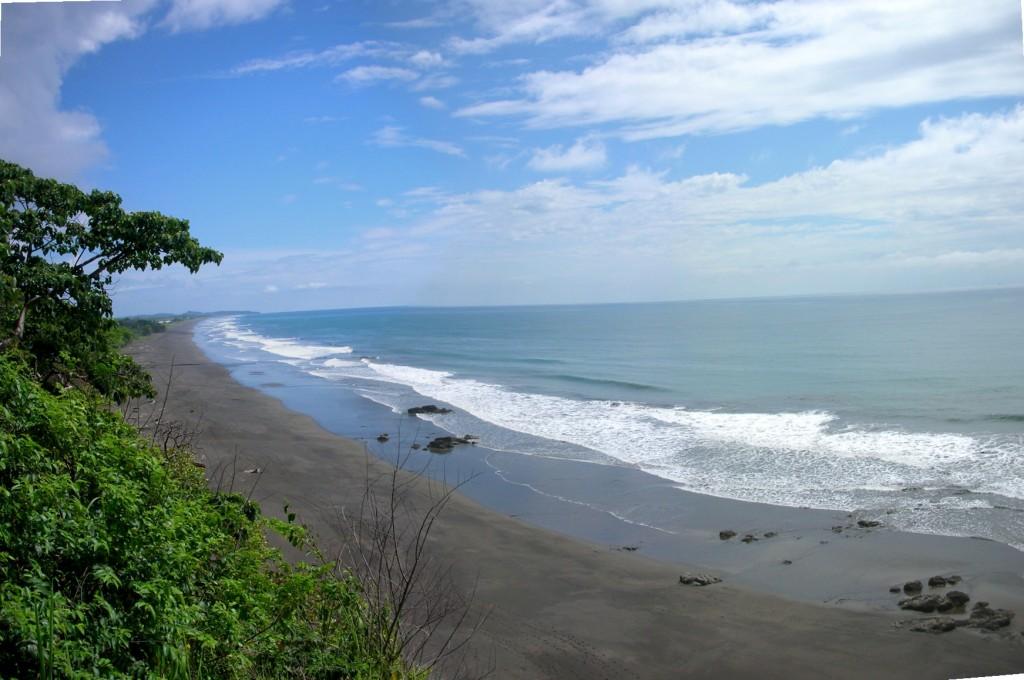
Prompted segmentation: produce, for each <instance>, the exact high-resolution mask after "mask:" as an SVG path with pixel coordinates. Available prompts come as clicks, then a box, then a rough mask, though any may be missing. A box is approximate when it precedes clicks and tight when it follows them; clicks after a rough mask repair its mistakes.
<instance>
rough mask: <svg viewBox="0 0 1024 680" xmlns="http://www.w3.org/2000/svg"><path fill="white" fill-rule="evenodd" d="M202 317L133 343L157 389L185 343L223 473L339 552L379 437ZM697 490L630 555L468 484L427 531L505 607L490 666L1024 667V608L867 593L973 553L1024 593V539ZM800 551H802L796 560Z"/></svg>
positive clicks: (180, 412)
mask: <svg viewBox="0 0 1024 680" xmlns="http://www.w3.org/2000/svg"><path fill="white" fill-rule="evenodd" d="M191 329H192V324H181V325H177V326H175V327H172V328H170V329H169V330H168V331H167V332H166V333H163V334H159V335H154V336H149V337H147V338H144V339H142V340H141V341H139V342H138V343H136V344H135V345H133V346H132V348H131V352H132V353H133V354H134V355H135V356H136V357H137V359H138V360H139V361H140V363H142V364H143V365H144V366H146V367H147V368H149V370H150V371H151V372H152V373H153V375H154V378H155V382H156V384H157V385H158V386H162V385H164V384H165V383H166V378H167V372H168V367H169V366H170V364H171V360H172V358H173V361H174V365H175V369H174V378H173V381H171V390H170V394H169V398H168V401H167V414H166V416H165V418H167V419H175V420H180V421H182V422H186V423H195V422H197V421H200V420H201V422H200V427H201V434H200V435H199V438H198V445H199V447H200V449H201V455H202V456H203V459H204V463H205V464H206V465H207V470H208V471H210V472H211V473H212V471H214V470H218V471H220V470H230V469H234V470H235V474H234V477H235V479H236V486H243V487H247V486H249V485H251V484H252V482H253V481H255V478H254V476H251V475H246V474H245V473H243V472H241V471H242V470H246V469H252V468H260V469H261V471H262V472H261V473H260V474H259V475H258V477H259V479H258V484H257V486H256V491H255V492H254V498H256V499H257V500H259V501H260V503H261V504H262V506H263V508H264V510H265V511H266V512H268V513H270V514H280V511H281V508H282V506H283V505H284V504H285V503H288V504H290V507H291V509H292V510H293V511H295V512H297V513H298V515H299V518H300V520H301V521H302V522H303V523H305V524H307V525H309V526H310V528H311V529H312V530H313V532H314V533H315V534H316V535H317V536H318V537H319V540H320V542H321V545H322V546H323V547H324V549H325V551H327V552H333V551H334V550H336V549H337V548H338V546H339V545H340V542H341V541H342V535H341V531H340V530H339V526H338V522H337V515H338V512H339V510H340V509H341V508H343V507H346V506H348V507H351V505H352V504H353V503H357V502H358V500H359V499H360V498H361V496H362V490H363V488H364V485H365V481H366V478H367V476H368V475H370V476H371V477H372V476H376V475H385V474H388V472H389V470H390V469H391V467H390V466H389V465H388V464H387V463H386V462H383V461H381V460H379V459H378V458H377V457H375V456H373V455H368V454H367V449H366V447H365V446H364V444H363V443H361V442H357V441H354V440H352V439H346V438H343V437H339V436H337V435H334V434H332V433H330V432H328V431H326V430H325V429H323V428H322V427H321V426H320V425H318V424H317V423H316V421H314V420H313V419H312V418H310V417H308V416H305V415H302V414H299V413H297V412H295V411H291V410H289V409H288V408H286V407H285V406H283V405H282V403H281V402H280V401H278V400H277V399H275V398H273V397H271V396H268V395H267V394H264V393H263V392H261V391H258V390H256V389H252V388H249V387H244V386H243V385H241V384H239V383H238V382H236V381H235V380H234V379H233V378H232V377H231V373H230V372H229V370H228V369H227V368H225V367H224V366H221V365H220V364H217V363H214V362H212V361H210V360H209V359H208V358H207V357H206V356H205V355H204V354H203V352H202V351H201V350H200V349H199V348H198V347H196V345H195V344H194V343H193V341H192V330H191ZM273 388H274V385H273V384H270V383H268V385H267V389H268V390H270V391H271V392H273ZM550 465H552V466H555V465H557V463H550ZM583 467H585V466H578V467H577V468H574V469H576V470H579V469H581V468H583ZM532 469H533V470H534V472H532V473H530V474H537V473H536V468H532ZM542 469H543V468H542ZM228 474H231V473H228ZM220 480H221V482H223V477H220ZM214 481H215V483H216V480H214ZM412 483H413V485H414V487H415V488H416V489H417V492H418V493H421V494H422V493H426V489H427V487H428V486H429V482H428V481H427V480H425V479H416V480H414V481H413V482H412ZM488 489H491V490H497V487H496V486H491V487H488V486H487V485H486V484H484V485H477V486H475V487H474V488H473V491H472V495H473V496H475V497H476V498H483V499H484V500H487V499H486V494H487V493H488ZM677 493H680V492H677ZM686 497H687V502H688V503H690V512H689V513H688V515H687V517H686V518H685V524H686V525H687V526H688V527H689V529H688V530H687V531H680V532H678V533H676V534H674V535H672V536H655V535H653V533H652V532H645V531H644V530H643V528H642V527H626V529H623V528H621V527H619V528H616V529H614V532H615V536H614V538H616V539H621V544H620V545H618V546H617V547H619V548H621V547H622V546H623V545H627V544H629V543H631V542H633V540H630V541H628V542H627V540H626V539H627V538H629V539H634V540H636V541H637V542H640V543H643V544H644V549H642V550H638V551H635V552H633V551H626V550H621V549H615V548H616V546H615V545H613V544H612V543H610V542H609V541H608V540H601V539H609V538H611V536H610V533H609V532H611V531H612V529H609V528H608V526H607V525H606V524H602V522H598V521H596V520H594V519H593V518H591V517H589V516H588V515H587V514H586V513H583V514H579V515H576V514H574V513H564V517H563V518H562V519H561V520H558V519H553V518H552V516H551V513H548V514H547V515H545V516H544V517H543V518H542V517H541V516H540V515H541V513H537V516H536V517H531V516H530V514H529V513H509V512H500V511H496V510H492V509H488V508H486V507H483V506H482V505H481V504H479V503H478V502H476V501H475V500H473V499H472V498H469V497H467V496H466V495H464V494H461V493H457V494H456V495H455V496H454V497H453V498H452V501H451V503H450V505H449V506H448V507H447V508H446V511H445V512H444V514H442V515H441V517H440V518H439V520H438V521H437V523H436V525H435V527H434V531H433V533H432V535H431V544H430V548H431V550H432V551H434V554H435V555H436V557H437V558H438V559H442V560H445V561H448V562H450V563H451V565H452V568H453V575H454V577H455V578H456V580H457V581H458V582H460V583H462V584H464V586H465V587H466V588H472V587H475V593H476V594H475V602H476V607H477V608H478V611H484V610H487V611H489V612H490V613H489V616H488V618H487V620H486V622H485V624H484V626H483V628H482V629H481V630H480V631H478V633H477V634H476V636H475V637H474V638H473V640H472V643H471V649H470V652H471V654H472V655H473V656H474V657H475V658H477V659H478V660H479V664H480V665H481V666H483V667H486V666H489V665H493V667H494V673H493V675H492V677H497V678H604V677H608V678H611V677H615V678H622V677H637V678H678V677H696V678H700V677H709V678H734V677H736V678H745V677H750V678H755V677H756V678H774V677H778V678H793V677H796V678H803V677H807V678H811V677H813V678H818V677H835V678H951V677H969V676H978V675H993V674H999V673H1011V672H1021V671H1024V638H1022V636H1021V634H1020V629H1019V627H1018V624H1017V623H1015V625H1014V626H1013V627H1011V628H1010V629H1007V630H1005V631H1003V632H1002V633H998V634H991V633H981V632H977V631H973V630H967V629H958V630H956V631H953V632H951V633H947V634H943V635H931V634H925V633H918V632H911V631H910V630H909V629H907V627H901V626H900V625H898V624H899V622H901V621H907V620H913V619H916V618H920V617H922V616H923V615H919V614H913V613H910V612H902V611H898V610H893V609H892V606H891V603H892V602H893V601H894V600H895V598H896V596H891V595H888V594H887V593H886V592H885V591H882V592H880V593H879V595H878V597H877V601H875V600H873V599H872V598H871V597H865V593H868V592H874V591H875V589H876V588H880V586H881V584H890V583H894V582H896V580H897V579H900V580H905V578H904V577H906V578H910V577H916V578H927V577H928V576H929V575H931V574H933V573H947V572H948V571H950V570H951V569H953V568H956V570H957V571H958V572H962V573H963V574H964V576H965V578H966V580H965V583H964V584H962V586H961V587H960V589H961V590H965V591H967V592H968V593H969V594H970V595H971V596H972V598H974V599H975V600H977V599H987V600H989V601H990V602H991V603H992V605H993V606H997V607H1009V608H1011V609H1013V608H1015V607H1016V606H1017V605H1018V604H1019V603H1022V601H1024V599H1022V595H1021V573H1022V571H1024V558H1022V556H1021V554H1020V553H1018V552H1017V551H1014V550H1012V549H1010V548H1007V547H1005V546H1000V545H998V544H993V543H991V542H988V541H977V540H971V539H952V538H943V537H935V536H916V535H912V534H902V533H900V532H894V531H887V530H884V529H882V530H871V531H865V530H859V529H849V530H845V537H844V534H832V532H831V525H832V523H835V518H836V517H837V514H836V513H829V512H822V511H802V510H799V509H790V508H770V506H758V505H757V504H747V503H740V502H735V501H725V500H722V499H711V498H708V497H701V496H698V495H697V494H687V496H686ZM488 505H490V506H492V507H500V506H501V503H490V502H489V501H488ZM562 506H564V503H563V504H558V503H554V504H553V505H552V506H551V507H553V508H556V509H557V508H558V507H562ZM509 514H518V515H521V516H520V517H519V518H513V517H510V516H509ZM839 516H840V517H841V519H840V521H842V520H843V519H845V521H846V523H850V521H851V520H853V519H854V518H846V517H845V514H840V515H839ZM755 518H756V520H755ZM523 520H527V521H530V522H531V524H533V525H531V524H527V523H526V522H525V521H523ZM572 521H578V522H580V523H581V524H582V523H585V522H591V521H593V522H594V524H595V526H594V527H592V528H591V527H586V528H587V530H586V531H574V530H573V527H572V526H567V525H566V522H572ZM755 521H756V523H754V522H755ZM535 525H541V526H535ZM545 526H546V527H549V528H544V527H545ZM749 526H756V527H761V532H762V534H763V531H765V530H767V529H768V528H771V530H773V531H779V532H780V535H779V536H777V537H773V538H771V539H764V538H762V540H760V541H758V542H757V543H754V544H751V545H749V546H748V545H743V544H739V543H737V542H736V539H733V540H732V541H728V542H722V541H718V539H717V531H718V529H722V528H729V527H733V528H736V529H738V530H739V531H741V532H743V531H746V530H747V529H746V527H749ZM602 527H604V528H602ZM552 529H556V530H557V531H553V530H552ZM624 531H628V533H622V532H624ZM559 532H561V533H559ZM566 533H570V534H574V535H577V536H579V535H584V536H587V537H588V538H590V539H591V540H592V541H593V542H587V541H583V540H578V539H572V538H568V537H567V536H565V534H566ZM648 534H651V535H648ZM741 535H742V533H741ZM595 539H598V540H595ZM821 541H828V543H824V544H823V543H821ZM748 548H749V550H746V551H745V550H744V549H748ZM652 556H653V557H657V558H658V559H654V558H653V557H652ZM784 557H788V558H791V559H793V561H794V564H792V565H782V559H783V558H784ZM687 562H689V563H690V564H689V565H687V564H686V563H687ZM695 565H700V566H695ZM709 565H710V566H711V567H712V568H711V569H707V568H706V567H707V566H709ZM709 570H710V571H713V572H715V573H718V574H719V575H722V576H723V577H724V582H723V583H720V584H715V585H712V586H708V587H703V588H700V587H692V586H683V585H680V584H679V582H678V579H679V575H680V574H681V573H683V572H686V571H709ZM908 574H909V576H907V575H908ZM843 584H848V585H847V586H844V585H843ZM926 590H927V588H926ZM779 593H784V594H785V595H786V596H782V595H779ZM822 594H825V595H826V597H824V598H821V597H820V596H821V595H822ZM801 595H803V597H801ZM810 599H827V600H830V602H842V603H843V604H844V605H845V606H836V605H835V604H820V603H813V602H810V601H808V600H810ZM886 603H888V606H886ZM1022 615H1024V610H1022Z"/></svg>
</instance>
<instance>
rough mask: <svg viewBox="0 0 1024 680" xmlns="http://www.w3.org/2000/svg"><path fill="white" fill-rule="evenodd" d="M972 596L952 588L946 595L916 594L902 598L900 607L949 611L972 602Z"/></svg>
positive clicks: (924, 610) (925, 610)
mask: <svg viewBox="0 0 1024 680" xmlns="http://www.w3.org/2000/svg"><path fill="white" fill-rule="evenodd" d="M970 600H971V597H970V595H968V594H967V593H962V592H960V591H959V590H951V591H949V592H948V593H946V594H945V595H935V594H932V593H930V594H928V595H914V596H913V597H908V598H906V599H903V600H900V603H899V604H900V609H909V610H910V611H915V612H936V611H938V612H948V611H949V610H951V609H957V608H960V607H963V606H964V605H965V604H967V603H968V602H970Z"/></svg>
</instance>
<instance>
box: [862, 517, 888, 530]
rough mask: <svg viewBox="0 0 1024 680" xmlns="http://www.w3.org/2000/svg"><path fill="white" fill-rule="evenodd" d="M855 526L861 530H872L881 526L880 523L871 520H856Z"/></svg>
mask: <svg viewBox="0 0 1024 680" xmlns="http://www.w3.org/2000/svg"><path fill="white" fill-rule="evenodd" d="M857 526H859V527H860V528H861V529H874V528H875V527H880V526H882V523H881V522H878V521H876V520H873V519H859V520H857Z"/></svg>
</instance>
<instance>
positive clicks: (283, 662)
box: [0, 161, 426, 678]
mask: <svg viewBox="0 0 1024 680" xmlns="http://www.w3.org/2000/svg"><path fill="white" fill-rule="evenodd" d="M0 231H2V232H3V236H4V238H3V239H0V265H2V268H0V305H2V306H0V676H3V677H43V678H57V677H59V678H84V677H103V678H118V677H124V678H128V677H131V678H139V677H150V678H163V677H166V678H289V677H291V678H418V677H424V676H425V675H426V671H424V670H418V669H415V668H411V667H410V666H409V665H408V664H406V663H405V662H403V660H402V655H401V647H400V644H399V643H398V642H397V641H396V636H397V633H396V631H395V630H394V627H393V626H392V625H390V622H391V617H390V616H389V613H388V612H387V611H386V610H384V609H381V608H380V607H371V606H369V604H368V600H367V598H366V597H365V594H364V591H363V588H362V586H361V584H360V582H359V580H358V579H356V578H355V577H353V576H352V575H351V574H349V573H348V572H345V571H343V570H340V569H338V568H337V567H336V566H335V565H333V564H329V563H324V562H322V561H321V560H318V559H316V557H317V555H318V553H317V552H316V549H315V547H314V546H312V545H309V544H308V542H307V537H306V534H305V531H304V530H303V529H302V528H301V527H300V526H299V525H297V524H296V523H295V517H294V515H291V514H289V515H288V520H287V521H283V520H276V519H273V518H270V517H267V516H265V515H263V514H262V513H261V510H260V508H259V507H258V506H257V505H256V504H255V503H253V502H251V501H249V500H247V499H246V498H244V497H243V496H241V495H238V494H236V493H225V492H215V491H213V490H211V489H209V488H208V486H207V482H206V479H205V477H204V475H203V471H202V470H201V469H200V468H198V467H196V466H195V465H194V464H193V462H192V452H191V451H190V450H189V449H188V447H187V445H185V446H183V447H179V448H169V449H164V448H158V447H156V446H154V445H153V444H152V443H151V442H150V441H149V440H147V439H145V438H143V437H142V436H141V434H140V432H139V431H138V430H136V429H135V428H134V427H132V426H131V425H129V424H128V423H126V422H125V421H124V419H123V418H122V417H121V415H120V414H119V413H118V412H117V410H116V409H113V408H111V407H112V406H113V404H114V403H116V402H118V401H121V400H124V399H127V398H130V397H136V396H145V395H151V394H152V393H153V389H152V386H151V384H150V380H149V377H148V375H146V373H145V372H144V371H143V370H142V369H141V368H140V367H138V366H137V365H136V364H135V363H134V362H133V361H132V360H131V358H129V357H127V356H125V355H124V354H122V353H121V352H120V351H119V347H120V346H121V344H122V343H123V342H124V341H125V340H126V339H127V338H128V337H129V334H130V333H134V332H136V331H143V330H145V329H144V328H142V327H141V326H140V327H139V328H137V329H128V330H125V329H124V327H120V326H118V325H117V323H116V322H115V321H114V320H113V318H112V316H111V303H110V298H109V296H108V295H107V291H106V286H107V285H108V284H109V283H110V282H111V280H112V276H113V275H114V274H117V273H119V272H123V271H126V270H128V269H146V268H159V267H162V266H167V265H172V264H179V265H183V266H185V267H187V268H188V269H190V270H192V271H196V270H197V269H198V268H199V267H200V266H202V265H204V264H210V263H217V262H219V261H220V258H221V255H220V253H217V252H216V251H214V250H211V249H208V248H204V247H202V246H200V245H199V243H198V242H197V241H196V240H195V239H194V238H192V237H191V236H190V235H189V229H188V223H187V222H185V221H184V220H178V219H174V218H169V217H165V216H163V215H160V214H159V213H129V212H125V211H124V210H122V209H121V207H120V198H119V197H117V196H116V195H115V194H111V193H108V192H95V191H94V192H92V193H91V194H85V193H84V192H81V191H79V190H78V189H77V188H75V187H72V186H69V185H65V184H59V183H57V182H55V181H53V180H45V179H40V178H37V177H35V176H34V175H33V174H32V173H31V172H30V171H28V170H26V169H24V168H20V167H18V166H16V165H14V164H11V163H6V162H2V161H0ZM148 330H150V331H152V330H155V329H152V328H149V329H148ZM271 532H276V533H278V534H280V535H282V536H283V537H285V538H286V539H287V540H288V541H289V542H291V543H292V544H293V545H296V546H298V547H301V548H304V549H305V550H306V551H307V554H309V555H311V556H312V557H313V558H314V559H312V560H311V561H312V562H313V564H294V565H293V564H289V563H288V562H287V561H285V560H284V559H283V558H282V556H281V554H280V552H279V551H277V550H276V549H273V548H271V547H270V546H269V544H268V542H267V535H268V534H269V533H271ZM382 619H383V623H382Z"/></svg>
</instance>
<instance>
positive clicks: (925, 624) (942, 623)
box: [910, 616, 960, 633]
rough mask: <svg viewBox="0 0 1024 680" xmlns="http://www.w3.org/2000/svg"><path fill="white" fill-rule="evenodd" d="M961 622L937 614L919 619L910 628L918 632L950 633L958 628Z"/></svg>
mask: <svg viewBox="0 0 1024 680" xmlns="http://www.w3.org/2000/svg"><path fill="white" fill-rule="evenodd" d="M959 623H960V622H959V621H957V620H956V619H951V618H950V617H948V616H936V617H934V618H931V619H923V620H921V621H917V622H916V623H914V625H912V626H911V627H910V630H912V631H915V632H918V633H948V632H949V631H951V630H956V627H957V625H958V624H959Z"/></svg>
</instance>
